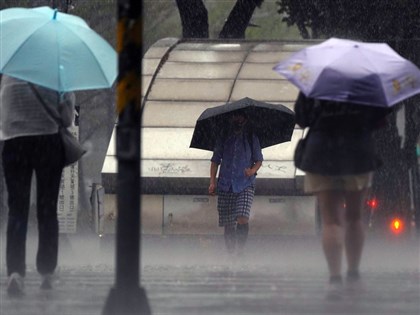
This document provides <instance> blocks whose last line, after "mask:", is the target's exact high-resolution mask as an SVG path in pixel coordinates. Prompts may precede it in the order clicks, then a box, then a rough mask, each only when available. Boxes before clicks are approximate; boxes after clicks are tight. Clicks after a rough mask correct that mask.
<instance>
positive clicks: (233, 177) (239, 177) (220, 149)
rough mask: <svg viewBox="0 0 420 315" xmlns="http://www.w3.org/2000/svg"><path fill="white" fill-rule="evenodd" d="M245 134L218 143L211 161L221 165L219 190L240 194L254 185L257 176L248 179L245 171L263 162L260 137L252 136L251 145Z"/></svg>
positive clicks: (235, 135) (232, 136)
mask: <svg viewBox="0 0 420 315" xmlns="http://www.w3.org/2000/svg"><path fill="white" fill-rule="evenodd" d="M249 142H250V141H249V140H248V137H247V136H246V134H245V133H239V134H233V135H231V136H229V137H227V138H226V139H225V141H224V143H222V141H221V140H219V141H217V142H216V146H215V149H214V152H213V156H212V158H211V161H212V162H214V163H216V164H218V165H220V171H219V179H218V184H217V187H218V190H220V191H230V190H231V191H232V192H234V193H239V192H241V191H243V190H244V189H245V188H247V187H249V186H251V185H254V183H255V177H256V176H255V175H253V176H250V177H247V176H246V175H245V169H246V168H250V167H252V166H253V165H254V164H255V163H256V162H258V161H263V155H262V152H261V145H260V141H259V140H258V137H257V136H256V135H254V134H253V135H252V141H251V142H252V148H251V143H249Z"/></svg>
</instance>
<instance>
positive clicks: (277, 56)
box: [246, 51, 292, 77]
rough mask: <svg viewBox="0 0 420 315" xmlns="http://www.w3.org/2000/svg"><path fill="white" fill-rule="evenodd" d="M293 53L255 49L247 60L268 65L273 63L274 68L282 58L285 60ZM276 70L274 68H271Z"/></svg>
mask: <svg viewBox="0 0 420 315" xmlns="http://www.w3.org/2000/svg"><path fill="white" fill-rule="evenodd" d="M291 55H292V54H291V53H290V52H282V51H264V52H262V51H258V52H256V51H253V52H251V53H249V55H248V56H247V58H246V62H247V63H249V62H256V63H264V64H267V65H271V68H273V67H274V66H275V65H276V64H277V63H279V62H280V61H281V60H284V59H286V58H288V57H290V56H291ZM271 71H273V72H274V70H272V69H271ZM278 76H279V77H280V75H278Z"/></svg>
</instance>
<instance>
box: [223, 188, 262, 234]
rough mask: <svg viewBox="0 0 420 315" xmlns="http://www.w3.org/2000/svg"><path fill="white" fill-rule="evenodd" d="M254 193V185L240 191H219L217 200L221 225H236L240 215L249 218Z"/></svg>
mask: <svg viewBox="0 0 420 315" xmlns="http://www.w3.org/2000/svg"><path fill="white" fill-rule="evenodd" d="M254 193H255V188H254V186H250V187H247V188H245V189H244V190H243V191H241V192H240V193H233V192H226V191H219V192H218V200H217V210H218V212H219V226H225V225H230V226H232V225H235V223H236V219H237V218H238V217H247V218H249V214H250V212H251V206H252V202H253V200H254Z"/></svg>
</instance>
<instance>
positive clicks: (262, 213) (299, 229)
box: [250, 196, 317, 235]
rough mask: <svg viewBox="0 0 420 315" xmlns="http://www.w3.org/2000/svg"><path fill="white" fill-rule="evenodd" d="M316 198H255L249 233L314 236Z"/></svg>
mask: <svg viewBox="0 0 420 315" xmlns="http://www.w3.org/2000/svg"><path fill="white" fill-rule="evenodd" d="M315 210H316V198H315V197H313V196H303V197H302V196H299V197H295V196H287V197H283V196H255V199H254V204H253V206H252V211H251V217H250V233H252V234H259V235H261V234H270V235H271V234H278V235H315V234H316V231H317V230H316V211H315Z"/></svg>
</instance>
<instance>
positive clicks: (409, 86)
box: [273, 38, 420, 107]
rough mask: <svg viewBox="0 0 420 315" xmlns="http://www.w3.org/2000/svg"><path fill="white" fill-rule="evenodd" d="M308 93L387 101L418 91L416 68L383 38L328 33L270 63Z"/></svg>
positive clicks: (328, 97)
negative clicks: (362, 39) (352, 37)
mask: <svg viewBox="0 0 420 315" xmlns="http://www.w3.org/2000/svg"><path fill="white" fill-rule="evenodd" d="M273 69H274V70H275V71H276V72H278V73H279V74H282V75H283V76H285V77H286V78H287V79H288V80H289V81H290V82H291V83H293V84H294V85H296V86H297V87H298V88H299V89H300V90H301V91H302V93H303V94H305V95H306V96H307V97H311V98H317V99H325V100H332V101H338V102H352V103H358V104H366V105H374V106H384V107H389V106H392V105H394V104H396V103H398V102H400V101H402V100H404V99H406V98H408V97H411V96H413V95H415V94H417V93H420V70H419V68H417V67H416V66H415V65H414V64H413V63H412V62H410V61H409V60H407V59H405V58H403V57H401V56H400V55H399V54H397V53H396V52H395V51H394V50H393V49H392V48H391V47H389V46H388V45H387V44H384V43H363V42H357V41H352V40H345V39H338V38H331V39H329V40H327V41H325V42H323V43H321V44H318V45H314V46H310V47H307V48H304V49H302V50H300V51H298V52H297V53H295V54H293V55H292V56H291V57H290V58H288V59H286V60H284V61H282V62H280V63H279V64H277V65H276V66H275V67H274V68H273Z"/></svg>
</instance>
